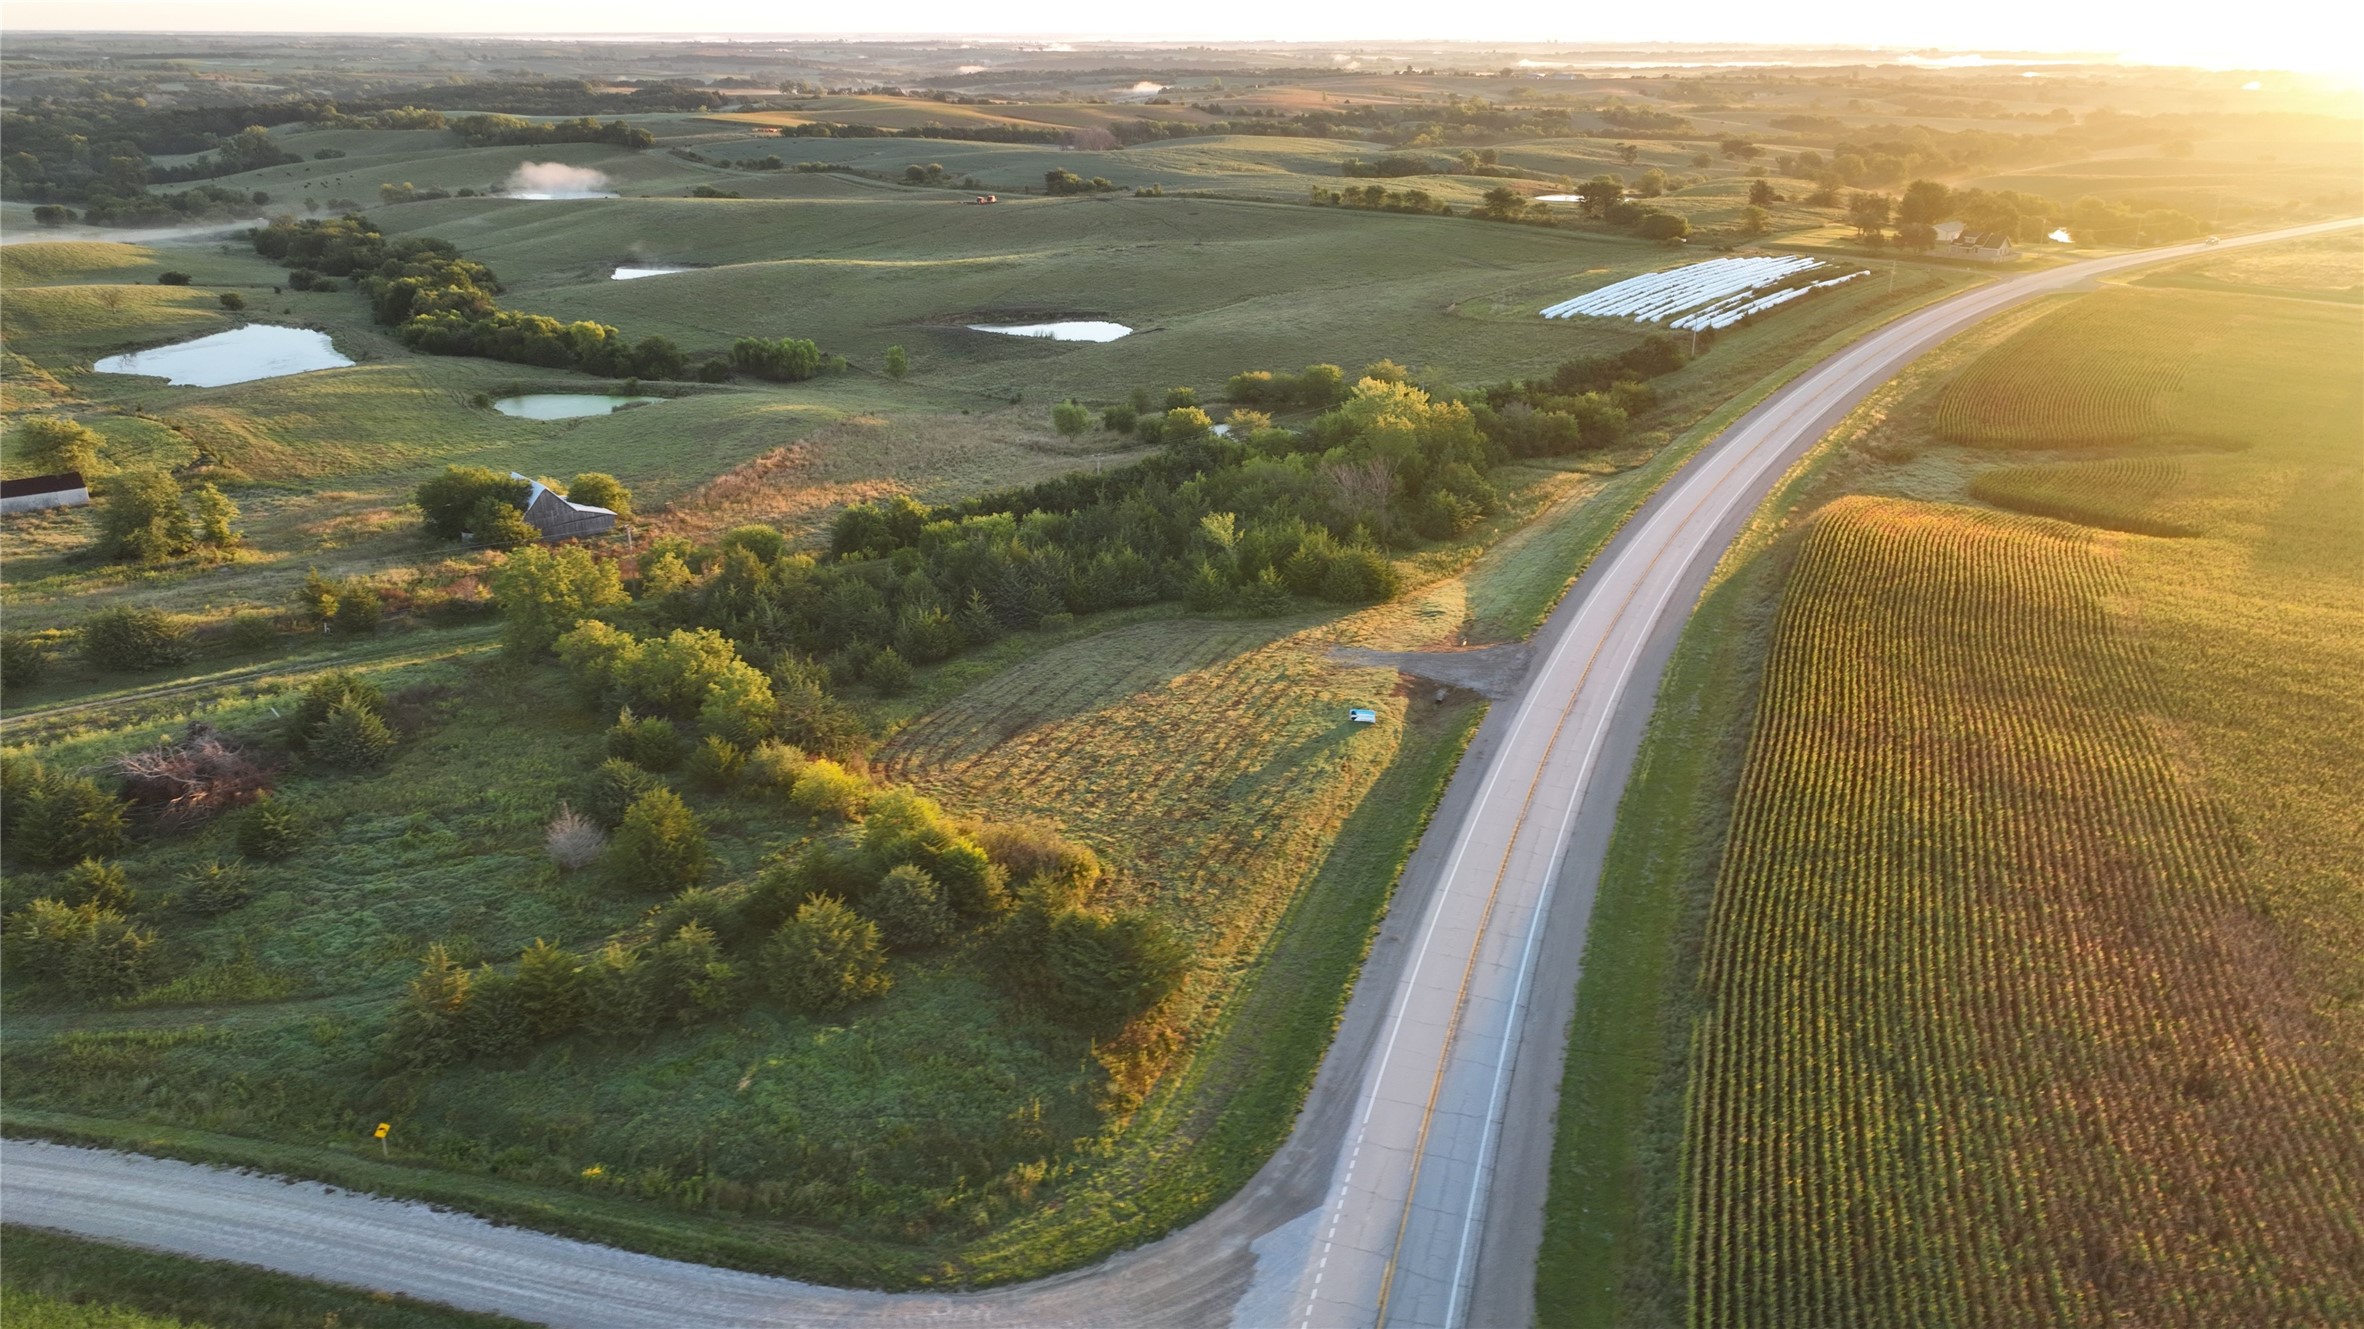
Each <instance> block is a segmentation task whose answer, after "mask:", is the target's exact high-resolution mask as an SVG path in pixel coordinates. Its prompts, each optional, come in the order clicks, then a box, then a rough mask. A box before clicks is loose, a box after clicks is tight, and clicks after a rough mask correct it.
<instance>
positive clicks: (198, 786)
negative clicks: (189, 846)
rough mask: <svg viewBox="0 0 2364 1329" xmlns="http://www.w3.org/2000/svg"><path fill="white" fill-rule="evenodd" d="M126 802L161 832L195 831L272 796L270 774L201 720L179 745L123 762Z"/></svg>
mask: <svg viewBox="0 0 2364 1329" xmlns="http://www.w3.org/2000/svg"><path fill="white" fill-rule="evenodd" d="M115 774H116V776H117V777H118V778H119V779H120V780H121V782H122V784H121V792H122V795H123V797H125V798H127V799H129V800H131V801H132V802H133V803H134V804H136V805H138V806H139V807H141V808H143V809H146V810H147V811H148V813H149V815H151V816H152V817H153V818H154V819H155V821H156V823H157V824H158V825H160V826H165V827H170V828H174V829H178V828H181V827H186V826H194V825H196V824H198V823H199V822H202V821H206V820H208V819H210V818H212V817H215V816H218V815H220V814H221V813H224V812H228V811H231V810H232V809H235V808H242V807H245V806H246V805H247V804H249V803H252V802H254V801H255V799H257V798H259V797H261V796H262V795H263V794H265V793H268V792H269V791H270V788H271V776H272V772H271V768H270V767H268V766H266V765H265V764H263V763H262V762H260V761H257V760H256V759H255V758H254V757H253V756H251V755H250V754H249V753H248V752H247V751H246V749H245V747H244V746H243V745H241V744H240V743H238V742H237V740H235V739H233V738H231V737H229V736H228V735H225V734H223V733H222V732H221V731H219V730H217V729H215V728H214V727H213V726H212V725H209V724H207V723H205V722H204V721H202V720H194V721H191V722H190V724H189V728H188V732H187V733H186V734H184V735H183V736H182V737H181V738H180V740H179V741H177V742H170V743H159V744H158V745H156V746H155V747H152V748H142V749H140V750H139V751H137V752H133V753H130V754H127V755H125V756H123V757H121V758H118V759H117V760H116V762H115Z"/></svg>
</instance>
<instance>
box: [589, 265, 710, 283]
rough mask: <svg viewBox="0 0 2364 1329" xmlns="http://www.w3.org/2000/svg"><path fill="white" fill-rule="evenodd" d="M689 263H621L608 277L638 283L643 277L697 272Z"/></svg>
mask: <svg viewBox="0 0 2364 1329" xmlns="http://www.w3.org/2000/svg"><path fill="white" fill-rule="evenodd" d="M696 271H697V269H696V268H695V267H692V266H691V265H689V264H687V263H619V264H617V265H616V270H615V271H614V272H611V273H609V274H608V276H609V277H610V278H612V279H614V280H616V281H638V280H640V279H641V278H642V277H670V276H672V275H673V274H674V273H676V272H696Z"/></svg>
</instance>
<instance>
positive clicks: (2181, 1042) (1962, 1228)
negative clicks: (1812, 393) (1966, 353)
mask: <svg viewBox="0 0 2364 1329" xmlns="http://www.w3.org/2000/svg"><path fill="white" fill-rule="evenodd" d="M2120 538H2123V537H2115V536H2108V535H2097V534H2094V533H2092V532H2087V531H2081V530H2076V529H2074V528H2070V527H2064V526H2060V525H2056V524H2054V523H2050V522H2044V521H2038V520H2031V519H2027V518H2021V517H2016V516H2009V515H1997V514H1988V513H1979V512H1973V511H1970V510H1967V509H1962V508H1957V507H1951V506H1945V505H1937V504H1926V503H1915V502H1908V501H1903V500H1892V499H1871V498H1853V499H1846V500H1842V501H1840V502H1838V503H1835V504H1833V505H1832V506H1831V507H1830V508H1828V509H1826V510H1825V512H1824V513H1823V514H1822V515H1821V516H1820V517H1818V518H1817V520H1816V522H1815V524H1814V525H1813V527H1812V528H1811V529H1810V530H1809V532H1808V533H1807V535H1806V538H1805V542H1804V545H1803V547H1802V549H1801V551H1800V555H1799V558H1798V561H1797V564H1796V566H1795V568H1794V570H1793V571H1792V573H1791V579H1790V582H1789V584H1788V588H1787V590H1786V591H1785V597H1784V600H1783V603H1782V608H1781V612H1780V616H1779V618H1778V621H1777V624H1776V628H1775V632H1774V638H1773V641H1772V644H1771V650H1770V656H1769V660H1768V663H1767V667H1766V675H1765V680H1764V687H1763V692H1762V694H1761V697H1760V700H1759V708H1758V712H1757V716H1756V720H1755V727H1754V730H1753V733H1752V736H1751V741H1750V746H1749V752H1748V757H1747V761H1746V765H1745V768H1744V771H1743V774H1742V779H1741V785H1740V789H1739V792H1738V797H1737V802H1736V806H1735V809H1734V819H1733V823H1732V829H1731V834H1730V838H1729V841H1728V843H1727V846H1726V851H1725V855H1724V860H1723V863H1722V866H1721V868H1720V871H1719V877H1718V880H1717V883H1716V888H1715V895H1714V900H1713V904H1712V905H1711V908H1710V914H1709V918H1708V923H1707V930H1706V934H1705V936H1704V939H1703V953H1702V962H1701V972H1700V984H1701V993H1700V996H1701V1000H1702V1014H1701V1016H1700V1019H1699V1022H1698V1024H1697V1025H1696V1027H1695V1029H1694V1033H1693V1046H1692V1059H1691V1065H1692V1072H1691V1082H1690V1090H1689V1096H1688V1101H1687V1104H1686V1111H1687V1113H1688V1118H1689V1120H1688V1123H1687V1131H1686V1135H1687V1145H1686V1153H1685V1156H1684V1159H1683V1164H1682V1184H1683V1201H1682V1210H1681V1213H1680V1216H1679V1224H1680V1227H1679V1250H1680V1259H1681V1261H1682V1266H1683V1273H1684V1276H1685V1278H1686V1280H1687V1287H1688V1291H1689V1297H1690V1307H1691V1320H1692V1322H1693V1323H1694V1324H1695V1325H1698V1326H1712V1327H1716V1329H1721V1327H1723V1326H1742V1325H1767V1326H1793V1325H1795V1326H1843V1325H1877V1326H1918V1325H1931V1326H1935V1325H2014V1326H2017V1325H2120V1324H2123V1325H2144V1326H2175V1325H2189V1326H2212V1327H2213V1326H2226V1325H2267V1324H2273V1325H2282V1324H2291V1325H2296V1324H2308V1325H2314V1324H2333V1323H2358V1322H2359V1321H2364V1133H2360V1132H2359V1130H2358V1127H2357V1116H2356V1112H2357V1104H2358V1102H2359V1101H2360V1099H2359V1090H2360V1088H2364V1075H2360V1074H2359V1070H2358V1065H2357V1061H2358V1049H2356V1048H2354V1047H2351V1046H2345V1045H2343V1044H2341V1043H2340V1042H2339V1041H2338V1040H2337V1039H2335V1038H2330V1037H2326V1036H2325V1031H2326V1029H2327V1026H2326V1024H2325V1023H2324V1021H2323V1018H2322V1014H2321V1012H2320V1011H2319V1010H2318V1009H2317V1008H2316V1007H2315V1006H2314V1005H2313V1004H2312V1002H2311V1001H2310V994H2309V993H2308V992H2307V990H2306V989H2305V987H2304V985H2303V984H2302V983H2301V982H2300V981H2299V980H2298V979H2297V978H2295V977H2294V971H2295V966H2294V964H2293V963H2292V958H2291V954H2290V947H2289V943H2288V942H2287V940H2286V939H2285V938H2284V937H2283V936H2281V935H2280V934H2278V933H2277V931H2276V920H2275V919H2274V918H2273V917H2271V916H2269V914H2268V913H2267V912H2266V911H2265V910H2264V909H2263V908H2261V907H2260V906H2261V900H2262V896H2261V894H2260V892H2259V891H2258V890H2257V889H2256V888H2255V886H2254V885H2253V884H2252V883H2251V882H2250V881H2249V880H2248V879H2247V878H2246V877H2245V871H2246V866H2245V861H2246V858H2247V856H2248V853H2249V849H2248V846H2247V845H2246V844H2245V841H2244V837H2243V835H2242V834H2241V832H2240V830H2239V829H2238V828H2237V827H2236V825H2235V824H2234V822H2233V821H2232V819H2231V817H2230V815H2229V814H2228V813H2227V812H2226V811H2225V809H2224V807H2223V805H2221V804H2220V803H2218V802H2217V801H2216V800H2215V798H2214V797H2213V796H2212V795H2211V794H2210V792H2209V791H2208V790H2207V788H2206V787H2205V786H2203V785H2201V784H2199V783H2198V782H2196V781H2193V780H2190V779H2188V778H2187V777H2186V775H2185V773H2184V771H2183V770H2182V769H2181V768H2179V766H2178V764H2177V762H2176V760H2175V759H2174V758H2173V757H2172V756H2171V755H2170V750H2169V748H2168V746H2167V743H2168V741H2169V740H2168V739H2166V738H2164V737H2163V736H2162V734H2161V733H2160V732H2159V729H2158V727H2156V726H2155V725H2154V723H2153V722H2152V719H2151V716H2152V714H2153V713H2154V712H2155V709H2156V708H2155V705H2154V703H2155V701H2156V699H2157V696H2158V689H2157V685H2156V683H2155V682H2154V680H2153V678H2152V675H2151V672H2150V665H2149V662H2148V659H2147V657H2146V655H2145V654H2144V653H2143V652H2141V651H2139V650H2137V649H2136V648H2135V647H2134V646H2132V645H2130V644H2129V638H2128V637H2127V636H2125V635H2124V633H2123V630H2122V629H2121V628H2119V627H2117V626H2115V625H2114V624H2113V622H2112V620H2111V619H2110V618H2109V617H2108V610H2107V609H2106V608H2105V606H2106V604H2107V603H2108V602H2110V601H2112V600H2113V599H2114V598H2115V597H2117V596H2119V595H2120V594H2122V592H2123V590H2124V589H2125V588H2124V587H2122V586H2121V585H2120V584H2119V578H2118V574H2117V573H2115V572H2114V571H2113V563H2114V560H2113V559H2112V558H2111V557H2110V556H2109V555H2108V550H2109V545H2110V542H2111V541H2114V540H2117V539H2120Z"/></svg>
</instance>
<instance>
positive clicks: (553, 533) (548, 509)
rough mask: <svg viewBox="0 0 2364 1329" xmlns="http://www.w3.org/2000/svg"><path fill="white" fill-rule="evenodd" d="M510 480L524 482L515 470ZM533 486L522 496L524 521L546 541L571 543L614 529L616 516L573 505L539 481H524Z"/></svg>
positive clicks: (592, 508) (598, 509) (584, 506)
mask: <svg viewBox="0 0 2364 1329" xmlns="http://www.w3.org/2000/svg"><path fill="white" fill-rule="evenodd" d="M509 478H510V479H512V480H525V477H524V476H522V475H519V474H518V473H517V472H515V471H511V472H509ZM526 483H527V484H528V485H531V486H532V489H531V491H530V492H528V493H527V494H526V496H525V520H526V521H527V522H528V523H529V524H530V525H532V526H533V528H534V529H535V530H537V531H540V532H541V533H542V538H543V539H545V540H574V539H578V538H580V537H582V536H586V535H604V534H606V533H607V532H609V531H612V530H614V529H615V528H616V514H615V513H613V512H610V511H609V510H607V509H606V508H595V507H592V506H591V505H590V504H588V503H576V502H573V501H572V500H570V499H567V498H566V497H564V496H562V495H561V494H560V493H559V492H558V491H557V490H555V489H552V488H551V487H550V486H548V485H546V484H543V483H542V482H541V481H539V480H526Z"/></svg>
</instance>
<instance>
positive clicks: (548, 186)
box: [501, 162, 616, 198]
mask: <svg viewBox="0 0 2364 1329" xmlns="http://www.w3.org/2000/svg"><path fill="white" fill-rule="evenodd" d="M501 191H502V192H503V193H505V194H507V195H508V196H509V197H511V198H614V197H615V196H616V194H615V191H614V190H612V189H609V188H608V187H607V174H606V172H604V171H594V170H592V169H591V168H590V167H588V166H569V165H567V164H566V163H565V162H527V163H525V164H524V165H523V166H520V167H518V168H517V169H516V170H514V171H511V172H510V173H509V179H508V182H507V183H505V184H504V185H502V186H501Z"/></svg>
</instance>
